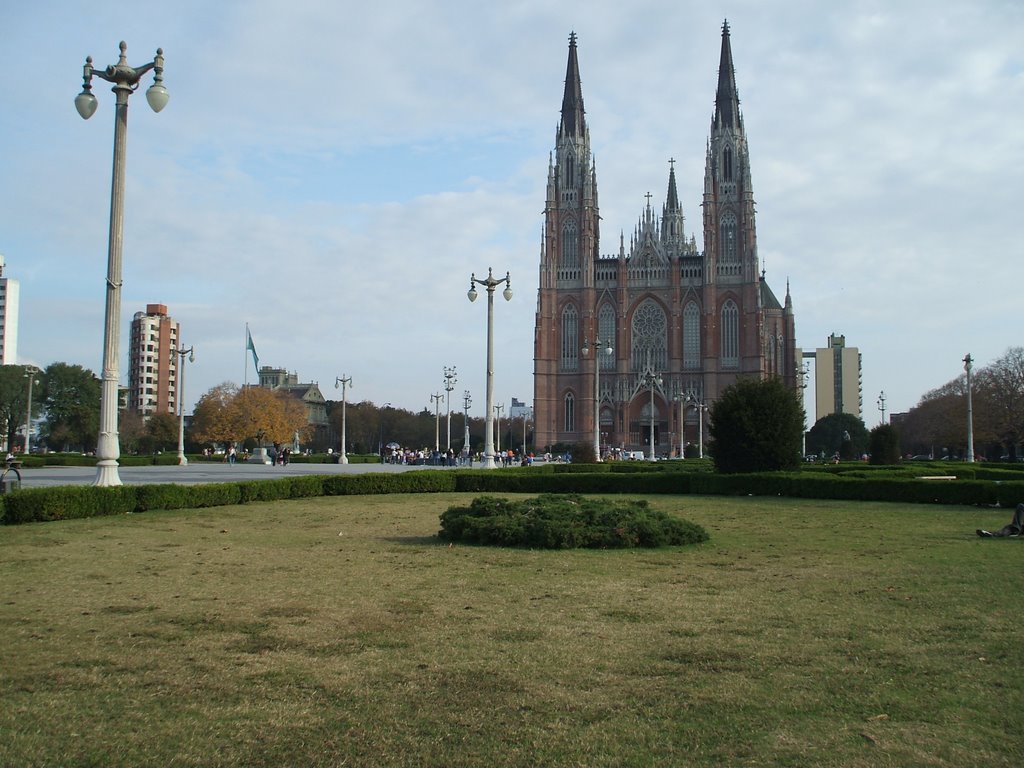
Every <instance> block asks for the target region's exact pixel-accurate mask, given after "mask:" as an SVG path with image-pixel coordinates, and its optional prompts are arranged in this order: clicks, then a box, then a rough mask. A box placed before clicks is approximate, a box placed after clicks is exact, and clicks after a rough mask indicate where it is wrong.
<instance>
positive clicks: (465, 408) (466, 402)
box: [462, 389, 473, 459]
mask: <svg viewBox="0 0 1024 768" xmlns="http://www.w3.org/2000/svg"><path fill="white" fill-rule="evenodd" d="M472 404H473V398H472V397H470V395H469V390H468V389H467V390H466V391H464V392H463V393H462V414H463V418H462V421H463V427H465V429H464V432H465V434H464V435H463V437H462V439H463V445H462V452H463V454H464V456H463V458H465V459H468V458H469V406H471V405H472Z"/></svg>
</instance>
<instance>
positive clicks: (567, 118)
mask: <svg viewBox="0 0 1024 768" xmlns="http://www.w3.org/2000/svg"><path fill="white" fill-rule="evenodd" d="M583 113H584V110H583V86H582V85H581V84H580V64H579V60H578V59H577V57H576V33H575V32H573V33H572V34H570V35H569V61H568V63H567V64H566V67H565V93H564V94H563V96H562V120H561V123H559V126H558V136H559V138H561V137H562V136H565V135H569V136H576V135H580V134H582V133H585V132H586V128H587V123H586V120H585V119H584V117H583Z"/></svg>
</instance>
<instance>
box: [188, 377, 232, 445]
mask: <svg viewBox="0 0 1024 768" xmlns="http://www.w3.org/2000/svg"><path fill="white" fill-rule="evenodd" d="M237 394H238V387H236V386H235V385H234V384H232V383H231V382H227V381H226V382H224V383H223V384H218V385H217V386H216V387H212V388H211V389H210V390H209V391H208V392H206V394H204V395H203V396H202V397H200V398H199V400H198V402H197V403H196V407H195V410H193V412H192V435H193V437H194V438H195V439H196V441H197V442H200V443H231V442H234V441H235V440H237V439H238V438H239V435H238V433H237V431H236V429H235V425H234V423H233V421H232V412H231V406H232V403H233V402H234V399H235V396H236V395H237Z"/></svg>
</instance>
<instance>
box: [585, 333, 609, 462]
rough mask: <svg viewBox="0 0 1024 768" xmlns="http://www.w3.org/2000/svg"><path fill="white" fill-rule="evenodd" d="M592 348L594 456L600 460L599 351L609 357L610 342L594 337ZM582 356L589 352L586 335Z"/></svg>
mask: <svg viewBox="0 0 1024 768" xmlns="http://www.w3.org/2000/svg"><path fill="white" fill-rule="evenodd" d="M594 349H595V350H597V351H596V352H595V353H594V458H595V459H596V460H597V461H600V460H601V382H600V379H601V352H604V354H605V356H606V357H608V358H609V359H611V356H612V352H614V351H615V350H613V349H612V344H611V342H610V341H601V339H600V338H596V339H594ZM582 352H583V356H584V357H587V356H588V355H589V354H590V344H589V343H588V342H587V339H586V337H584V338H583V350H582Z"/></svg>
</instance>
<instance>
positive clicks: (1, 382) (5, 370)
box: [0, 365, 43, 447]
mask: <svg viewBox="0 0 1024 768" xmlns="http://www.w3.org/2000/svg"><path fill="white" fill-rule="evenodd" d="M42 380H43V377H42V373H37V374H36V378H35V381H37V382H40V383H42ZM42 395H43V390H42V388H41V387H39V388H36V389H33V392H32V416H33V417H35V416H37V415H38V414H39V413H40V411H41V410H42V399H43V398H42ZM27 408H28V366H25V365H3V366H0V423H2V426H3V433H4V436H5V437H6V438H7V445H9V446H12V447H13V446H14V444H15V442H16V436H17V433H18V430H19V429H21V428H22V427H24V426H25V417H26V416H27V415H28V414H27V412H26V411H27Z"/></svg>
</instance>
